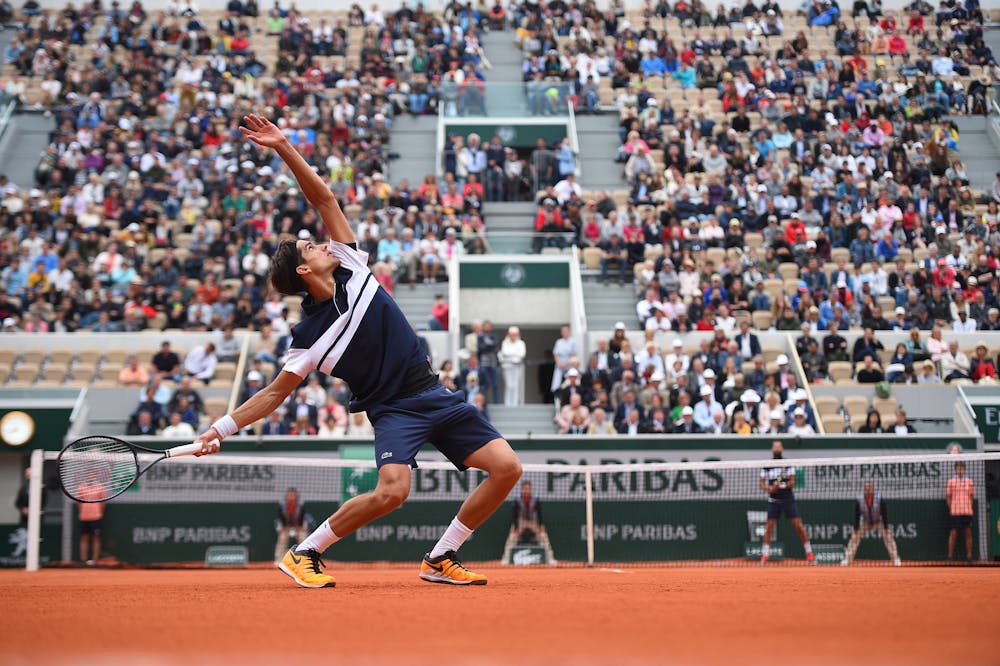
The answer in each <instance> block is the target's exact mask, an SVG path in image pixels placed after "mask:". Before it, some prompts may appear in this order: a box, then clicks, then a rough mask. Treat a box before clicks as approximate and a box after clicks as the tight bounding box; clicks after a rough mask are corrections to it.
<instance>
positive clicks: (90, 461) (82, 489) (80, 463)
mask: <svg viewBox="0 0 1000 666" xmlns="http://www.w3.org/2000/svg"><path fill="white" fill-rule="evenodd" d="M138 474H139V465H138V461H137V459H136V456H135V453H134V452H133V451H132V449H131V448H130V447H129V446H128V445H126V444H125V443H123V442H120V441H118V440H115V439H111V438H105V437H88V438H86V439H83V440H79V441H77V442H74V443H73V444H72V445H71V446H70V448H68V449H66V450H65V451H63V452H62V455H60V457H59V479H60V481H61V482H62V484H63V488H65V490H66V492H67V493H68V494H69V495H70V496H72V497H73V498H74V499H77V500H80V501H84V502H103V501H105V500H107V499H109V498H111V497H114V496H115V495H118V494H120V493H121V492H123V491H124V490H125V489H126V488H128V487H129V485H131V483H132V482H133V481H134V480H135V478H136V477H137V476H138Z"/></svg>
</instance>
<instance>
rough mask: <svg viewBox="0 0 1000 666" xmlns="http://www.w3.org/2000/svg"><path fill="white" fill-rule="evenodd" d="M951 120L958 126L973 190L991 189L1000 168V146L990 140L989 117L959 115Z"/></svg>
mask: <svg viewBox="0 0 1000 666" xmlns="http://www.w3.org/2000/svg"><path fill="white" fill-rule="evenodd" d="M951 120H953V121H954V122H955V124H956V125H957V126H958V137H959V143H958V148H959V155H960V156H961V158H962V161H963V162H964V163H965V168H966V170H967V171H968V172H969V182H970V184H971V186H972V189H973V190H979V191H981V190H989V189H990V188H991V187H992V186H993V181H994V180H995V179H996V172H997V171H998V170H1000V146H997V145H996V144H995V143H994V142H993V141H991V140H990V137H989V134H988V132H987V123H989V122H990V119H989V118H984V117H983V116H957V117H952V118H951Z"/></svg>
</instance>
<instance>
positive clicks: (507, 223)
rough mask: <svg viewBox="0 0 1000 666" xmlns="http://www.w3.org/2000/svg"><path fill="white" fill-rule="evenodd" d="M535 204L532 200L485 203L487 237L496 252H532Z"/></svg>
mask: <svg viewBox="0 0 1000 666" xmlns="http://www.w3.org/2000/svg"><path fill="white" fill-rule="evenodd" d="M535 211H536V207H535V204H534V203H532V202H530V201H526V202H525V201H503V202H500V201H490V202H486V203H484V204H483V215H484V216H485V220H486V231H487V235H486V238H487V240H488V241H489V244H490V248H491V249H492V250H493V252H494V253H496V254H501V253H502V254H521V253H526V252H531V238H532V234H533V233H534V229H535V228H534V222H535Z"/></svg>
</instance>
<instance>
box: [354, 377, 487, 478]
mask: <svg viewBox="0 0 1000 666" xmlns="http://www.w3.org/2000/svg"><path fill="white" fill-rule="evenodd" d="M368 418H369V419H370V420H371V422H372V425H374V426H375V462H376V464H377V465H378V466H379V467H381V466H382V465H387V464H390V463H399V464H404V465H410V466H411V467H416V466H417V463H416V456H417V453H418V452H419V451H420V447H422V446H423V445H424V444H426V443H428V442H430V443H431V444H433V445H434V447H435V448H436V449H437V450H438V451H440V452H441V453H443V454H444V455H445V457H446V458H448V460H450V461H451V462H452V464H453V465H455V467H457V468H458V469H460V470H464V469H468V467H467V466H466V465H465V464H464V463H465V460H466V459H467V458H468V457H469V456H470V455H472V454H473V453H474V452H476V451H478V450H479V449H481V448H482V447H483V446H485V445H486V444H488V443H489V442H491V441H492V440H494V439H501V438H502V436H501V435H500V433H499V432H497V430H496V428H494V427H493V426H492V425H490V422H489V421H487V420H486V419H485V418H483V416H482V414H480V413H479V410H478V409H476V408H475V407H473V406H472V405H470V404H468V403H466V402H464V401H463V400H462V394H461V393H452V392H451V391H449V390H448V389H446V388H445V387H444V386H442V385H440V384H437V385H436V386H433V387H431V388H429V389H427V390H426V391H424V392H423V393H418V394H417V395H415V396H413V397H410V398H403V399H401V400H393V401H392V402H390V403H385V404H380V405H376V406H374V407H372V408H370V409H369V410H368Z"/></svg>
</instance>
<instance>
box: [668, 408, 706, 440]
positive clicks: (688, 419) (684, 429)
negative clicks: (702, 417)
mask: <svg viewBox="0 0 1000 666" xmlns="http://www.w3.org/2000/svg"><path fill="white" fill-rule="evenodd" d="M674 433H676V434H678V435H700V434H701V433H702V429H701V427H700V426H699V425H698V424H697V423H696V422H695V420H694V410H693V409H692V408H691V407H690V406H687V407H683V408H682V409H681V418H680V420H679V421H678V422H677V423H675V424H674Z"/></svg>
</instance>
